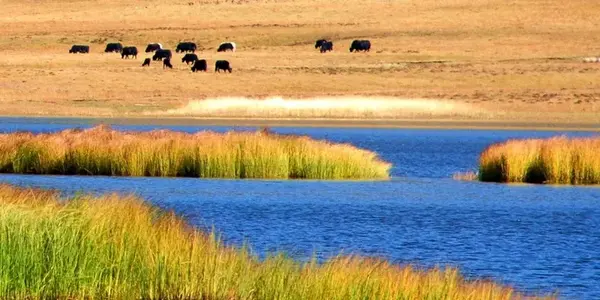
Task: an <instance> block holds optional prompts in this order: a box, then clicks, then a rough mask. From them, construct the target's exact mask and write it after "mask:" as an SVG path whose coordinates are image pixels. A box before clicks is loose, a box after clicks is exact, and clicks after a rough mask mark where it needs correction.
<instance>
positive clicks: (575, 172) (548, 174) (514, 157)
mask: <svg viewBox="0 0 600 300" xmlns="http://www.w3.org/2000/svg"><path fill="white" fill-rule="evenodd" d="M598 149H600V138H598V137H593V138H567V137H553V138H550V139H527V140H509V141H507V142H504V143H500V144H495V145H491V146H490V147H488V148H487V149H486V150H485V151H484V152H483V153H482V154H481V156H480V159H479V180H481V181H489V182H525V183H549V184H574V185H577V184H600V155H599V154H598Z"/></svg>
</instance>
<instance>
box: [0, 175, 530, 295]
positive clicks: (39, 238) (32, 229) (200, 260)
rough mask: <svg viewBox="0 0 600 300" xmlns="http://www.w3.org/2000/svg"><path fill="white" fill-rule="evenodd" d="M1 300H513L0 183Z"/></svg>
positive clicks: (126, 203)
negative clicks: (252, 244)
mask: <svg viewBox="0 0 600 300" xmlns="http://www.w3.org/2000/svg"><path fill="white" fill-rule="evenodd" d="M0 206H1V208H2V209H0V236H1V237H2V238H1V239H0V298H2V299H16V298H18V299H93V298H94V299H96V298H97V299H332V300H335V299H473V300H479V299H516V298H521V297H522V295H521V294H519V293H517V292H515V291H514V290H513V289H512V288H510V287H505V286H501V285H498V284H495V283H493V282H491V281H488V280H474V281H467V280H465V279H464V278H463V277H462V276H461V275H460V274H459V272H458V270H457V269H454V268H444V269H442V268H434V269H430V270H420V269H417V268H414V267H411V266H398V265H393V264H390V263H388V262H386V261H382V260H377V259H369V258H362V257H358V256H339V257H336V258H333V259H331V260H329V261H327V262H324V263H318V262H317V261H315V260H311V261H309V262H305V263H300V262H297V261H294V260H292V259H289V258H287V257H286V256H285V255H284V254H274V255H271V256H269V257H267V258H265V259H263V260H260V259H258V258H257V257H256V256H254V255H252V254H251V253H250V251H249V250H248V248H247V247H242V248H234V247H231V246H227V245H224V244H223V243H222V242H221V241H220V240H219V239H218V238H217V237H216V236H215V235H214V234H205V233H203V232H200V231H198V230H195V229H193V228H191V227H190V226H188V225H187V224H186V223H185V222H184V221H183V220H182V219H180V218H178V217H177V216H175V215H174V214H173V213H169V212H164V211H161V210H159V209H157V208H155V207H152V206H150V205H148V204H146V203H145V202H143V201H142V200H140V199H138V198H135V197H131V196H129V197H124V196H118V195H107V196H103V197H99V198H94V197H92V196H85V195H80V196H78V197H75V198H73V199H61V198H60V197H59V195H58V193H55V192H52V191H44V190H32V189H24V188H16V187H12V186H8V185H0Z"/></svg>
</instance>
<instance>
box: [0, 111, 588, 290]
mask: <svg viewBox="0 0 600 300" xmlns="http://www.w3.org/2000/svg"><path fill="white" fill-rule="evenodd" d="M72 123H73V121H70V122H61V121H59V122H58V123H56V124H50V123H49V121H48V120H38V121H32V120H28V119H0V131H4V132H8V131H15V130H30V131H35V132H47V131H56V130H61V129H64V128H72V127H74V125H73V124H72ZM81 127H88V126H81ZM114 127H115V128H118V129H127V130H151V129H155V128H165V127H161V126H114ZM168 128H171V129H176V130H183V131H197V130H201V129H211V130H215V131H226V130H230V129H231V128H226V127H210V128H207V127H168ZM237 129H238V130H252V129H251V128H237ZM273 130H274V131H275V132H279V133H295V134H306V135H310V136H313V137H315V138H324V139H328V140H332V141H336V142H348V143H352V144H354V145H357V146H359V147H364V148H368V149H371V150H374V151H377V152H378V153H380V154H381V156H382V157H383V158H384V159H385V160H387V161H390V162H392V163H393V164H394V168H393V170H392V175H393V179H392V180H391V181H385V182H335V181H261V180H201V179H193V178H124V177H123V178H111V177H79V176H27V175H0V181H3V182H8V183H13V184H18V185H23V186H35V187H45V188H58V189H60V190H63V191H64V192H65V193H66V194H72V193H74V192H77V191H86V192H95V193H105V192H113V191H117V192H120V193H125V194H129V193H134V194H137V195H140V196H142V197H144V198H146V199H148V200H149V201H151V202H152V203H154V204H156V205H158V206H160V207H163V208H167V209H172V210H174V211H176V212H177V213H179V214H180V215H183V216H184V217H185V218H187V219H188V220H189V222H191V223H192V224H194V225H196V226H198V227H200V228H207V229H211V228H213V226H214V228H215V229H216V230H217V231H218V232H219V233H221V234H222V236H223V238H224V239H225V241H226V242H228V243H232V244H236V245H241V244H242V243H244V242H248V243H249V244H250V245H251V247H252V249H253V251H255V252H256V253H257V254H259V255H264V254H265V253H268V252H271V251H278V250H283V251H285V252H287V253H289V254H290V255H292V256H293V257H296V258H298V259H307V258H309V257H311V256H312V255H317V256H318V257H319V258H327V257H330V256H332V255H336V254H339V253H346V254H350V253H352V254H362V255H370V256H377V257H383V258H386V259H389V260H391V261H394V262H397V263H411V264H415V265H418V266H422V267H431V266H435V265H441V266H445V265H451V266H457V267H459V268H460V269H461V271H462V272H463V273H464V274H465V275H467V276H468V277H470V278H490V279H493V280H495V281H499V282H502V283H506V284H511V285H513V286H515V287H517V288H518V289H519V290H522V291H526V292H531V293H550V292H556V291H558V292H559V293H560V295H561V296H562V297H563V298H568V299H573V298H574V299H600V229H599V228H600V188H598V187H566V186H561V187H557V186H541V185H503V184H489V183H488V184H485V183H478V182H460V181H454V180H452V179H450V177H451V175H452V174H453V173H455V172H457V171H468V170H475V168H476V166H477V158H478V155H479V153H480V152H481V151H482V150H483V149H484V148H485V147H486V146H487V145H489V144H490V143H493V142H498V141H504V140H506V139H509V138H529V137H548V136H554V135H563V134H564V135H569V136H587V135H592V134H591V133H574V132H535V131H487V130H408V129H330V128H325V129H324V128H319V129H314V128H313V129H311V128H274V129H273Z"/></svg>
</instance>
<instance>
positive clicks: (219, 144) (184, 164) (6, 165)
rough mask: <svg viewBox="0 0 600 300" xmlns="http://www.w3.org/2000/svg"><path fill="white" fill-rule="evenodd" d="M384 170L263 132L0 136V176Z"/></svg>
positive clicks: (361, 175)
mask: <svg viewBox="0 0 600 300" xmlns="http://www.w3.org/2000/svg"><path fill="white" fill-rule="evenodd" d="M390 167H391V164H389V163H387V162H384V161H382V160H381V159H380V158H379V157H378V156H377V154H376V153H374V152H372V151H369V150H363V149H359V148H356V147H354V146H352V145H349V144H334V143H330V142H327V141H321V140H315V139H311V138H309V137H305V136H293V135H277V134H273V133H268V132H266V131H258V132H228V133H215V132H209V131H203V132H196V133H183V132H175V131H168V130H156V131H151V132H122V131H117V130H113V129H111V128H109V127H107V126H97V127H95V128H92V129H87V130H78V129H71V130H65V131H62V132H57V133H49V134H33V133H27V132H18V133H9V134H0V172H2V173H22V174H65V175H109V176H162V177H202V178H261V179H288V178H289V179H387V178H388V177H389V170H390Z"/></svg>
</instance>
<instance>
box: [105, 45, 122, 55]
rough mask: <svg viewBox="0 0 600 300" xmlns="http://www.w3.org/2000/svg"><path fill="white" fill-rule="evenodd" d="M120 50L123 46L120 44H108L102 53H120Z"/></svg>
mask: <svg viewBox="0 0 600 300" xmlns="http://www.w3.org/2000/svg"><path fill="white" fill-rule="evenodd" d="M121 50H123V45H122V44H121V43H108V44H106V48H105V49H104V52H106V53H108V52H117V53H121Z"/></svg>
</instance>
